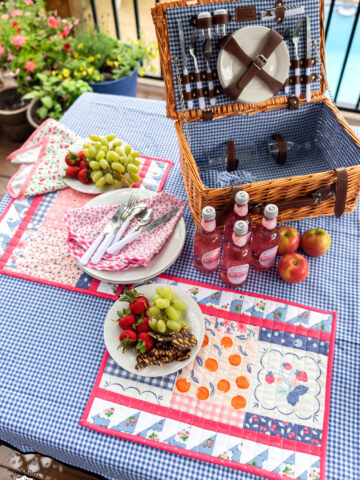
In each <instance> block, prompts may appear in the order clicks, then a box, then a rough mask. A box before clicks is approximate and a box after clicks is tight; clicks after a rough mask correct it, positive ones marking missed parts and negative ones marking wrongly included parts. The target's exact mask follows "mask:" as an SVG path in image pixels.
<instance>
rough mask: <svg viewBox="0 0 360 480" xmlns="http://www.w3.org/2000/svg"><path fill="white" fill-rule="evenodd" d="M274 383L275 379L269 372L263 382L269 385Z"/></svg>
mask: <svg viewBox="0 0 360 480" xmlns="http://www.w3.org/2000/svg"><path fill="white" fill-rule="evenodd" d="M274 381H275V377H274V375H273V373H272V372H269V373H268V374H267V375H266V377H265V382H266V383H268V384H269V385H271V384H272V383H273V382H274Z"/></svg>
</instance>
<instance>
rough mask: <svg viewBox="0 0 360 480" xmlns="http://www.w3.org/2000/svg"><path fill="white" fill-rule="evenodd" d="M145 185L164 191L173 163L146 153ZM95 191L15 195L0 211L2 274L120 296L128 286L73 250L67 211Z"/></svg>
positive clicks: (0, 267) (83, 202)
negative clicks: (99, 275)
mask: <svg viewBox="0 0 360 480" xmlns="http://www.w3.org/2000/svg"><path fill="white" fill-rule="evenodd" d="M144 160H145V161H144V164H143V168H142V170H141V175H142V176H143V177H142V178H143V182H142V184H141V186H140V187H141V188H146V189H148V190H151V191H154V192H160V191H161V190H162V189H163V186H164V184H165V181H166V177H167V175H168V173H169V170H170V169H171V167H172V162H169V161H167V160H157V159H152V158H148V157H146V158H144ZM93 197H94V195H88V194H85V193H81V192H77V191H75V190H72V189H71V188H66V189H64V190H58V191H57V192H53V193H48V194H46V195H39V196H33V197H22V198H19V199H15V200H14V199H13V200H12V201H10V202H9V204H8V205H7V208H6V209H5V211H4V212H3V214H2V215H1V216H0V273H3V274H6V275H11V276H14V277H18V278H24V279H26V280H31V281H35V282H39V283H45V284H48V285H53V286H56V287H61V288H66V289H67V290H74V291H78V292H83V293H88V294H91V295H96V296H101V297H105V298H110V299H115V298H117V296H118V294H119V292H120V291H121V289H122V288H123V286H122V285H121V286H118V285H114V284H111V283H108V282H102V281H100V280H96V279H95V278H92V277H90V276H89V275H87V274H86V273H84V272H82V271H81V270H80V269H79V267H78V266H77V265H76V263H75V260H74V259H73V257H72V256H71V255H70V253H69V250H68V247H67V245H66V240H67V237H68V230H67V227H66V225H65V222H64V213H65V211H66V210H69V209H73V208H79V207H82V206H83V205H85V204H86V203H87V202H89V200H91V198H93Z"/></svg>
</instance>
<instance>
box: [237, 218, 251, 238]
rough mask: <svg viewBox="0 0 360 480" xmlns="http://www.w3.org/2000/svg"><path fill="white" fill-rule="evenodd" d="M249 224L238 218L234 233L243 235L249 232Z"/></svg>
mask: <svg viewBox="0 0 360 480" xmlns="http://www.w3.org/2000/svg"><path fill="white" fill-rule="evenodd" d="M248 229H249V226H248V224H247V223H246V222H244V220H238V221H237V222H235V225H234V233H235V235H237V236H243V235H246V234H247V233H248Z"/></svg>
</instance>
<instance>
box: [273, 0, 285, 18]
mask: <svg viewBox="0 0 360 480" xmlns="http://www.w3.org/2000/svg"><path fill="white" fill-rule="evenodd" d="M284 18H285V7H284V2H283V1H282V0H277V1H276V2H275V22H276V23H282V22H283V21H284Z"/></svg>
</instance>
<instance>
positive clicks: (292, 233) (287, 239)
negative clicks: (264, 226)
mask: <svg viewBox="0 0 360 480" xmlns="http://www.w3.org/2000/svg"><path fill="white" fill-rule="evenodd" d="M279 233H280V241H279V248H278V251H277V253H278V254H279V255H285V254H286V253H294V252H296V250H297V249H298V246H299V244H300V235H299V232H298V231H297V230H296V229H295V228H293V227H289V226H288V225H283V226H282V227H279Z"/></svg>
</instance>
